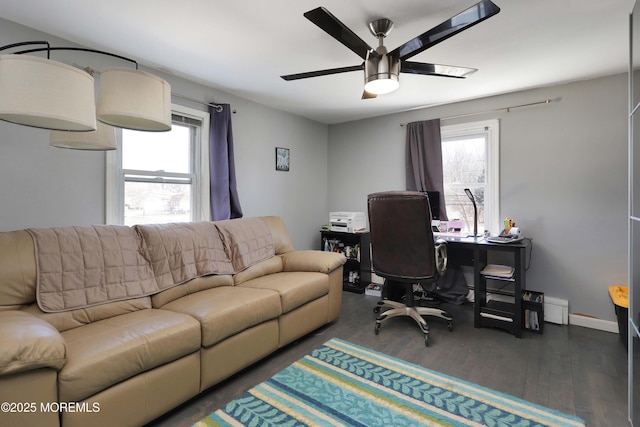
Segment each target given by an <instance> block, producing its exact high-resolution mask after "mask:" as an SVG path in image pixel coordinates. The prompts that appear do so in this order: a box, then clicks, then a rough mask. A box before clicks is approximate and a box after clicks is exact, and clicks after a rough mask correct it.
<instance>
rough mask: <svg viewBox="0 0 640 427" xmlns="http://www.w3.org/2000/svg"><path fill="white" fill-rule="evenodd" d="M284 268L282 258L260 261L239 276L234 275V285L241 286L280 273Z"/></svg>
mask: <svg viewBox="0 0 640 427" xmlns="http://www.w3.org/2000/svg"><path fill="white" fill-rule="evenodd" d="M282 268H283V267H282V258H281V257H279V256H277V255H274V256H272V257H271V258H269V259H267V260H264V261H260V262H259V263H257V264H254V265H252V266H251V267H249V268H247V269H246V270H243V271H241V272H240V273H238V274H234V275H233V283H235V284H236V285H239V284H242V283H244V282H247V281H249V280H251V279H255V278H256V277H262V276H266V275H268V274H274V273H280V272H281V271H282Z"/></svg>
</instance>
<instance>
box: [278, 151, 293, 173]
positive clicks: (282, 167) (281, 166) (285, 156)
mask: <svg viewBox="0 0 640 427" xmlns="http://www.w3.org/2000/svg"><path fill="white" fill-rule="evenodd" d="M289 162H290V158H289V149H288V148H282V147H276V170H277V171H284V172H289Z"/></svg>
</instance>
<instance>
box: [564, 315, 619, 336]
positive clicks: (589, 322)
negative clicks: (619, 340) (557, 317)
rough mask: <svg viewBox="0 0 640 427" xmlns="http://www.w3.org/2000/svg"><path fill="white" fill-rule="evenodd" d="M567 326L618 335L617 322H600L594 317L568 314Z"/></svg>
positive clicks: (600, 320)
mask: <svg viewBox="0 0 640 427" xmlns="http://www.w3.org/2000/svg"><path fill="white" fill-rule="evenodd" d="M569 324H570V325H576V326H584V327H585V328H591V329H598V330H601V331H606V332H613V333H614V334H617V333H619V332H620V331H619V329H618V322H613V321H611V320H602V319H598V318H596V317H589V316H584V315H581V314H569Z"/></svg>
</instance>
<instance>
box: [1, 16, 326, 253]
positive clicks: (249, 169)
mask: <svg viewBox="0 0 640 427" xmlns="http://www.w3.org/2000/svg"><path fill="white" fill-rule="evenodd" d="M43 39H44V40H48V41H50V43H51V45H52V46H69V45H71V44H70V43H69V42H66V41H64V40H60V39H57V38H55V37H52V36H50V35H47V34H43V33H41V32H38V31H35V30H32V29H29V28H26V27H24V26H21V25H18V24H15V23H12V22H9V21H6V20H2V19H0V45H6V44H10V43H16V42H20V41H27V40H43ZM60 55H62V54H60ZM52 59H55V60H60V61H61V62H66V63H68V64H76V65H81V66H86V65H89V66H92V67H94V68H97V69H101V67H103V66H128V65H127V64H126V63H125V64H122V63H116V64H114V63H113V61H112V60H111V59H109V58H105V57H102V56H98V57H96V55H93V54H89V53H73V54H68V55H67V56H66V57H64V59H63V58H62V57H61V56H58V54H55V53H54V54H53V55H52ZM141 68H142V69H144V67H141ZM152 72H153V73H154V74H157V75H160V76H161V77H163V78H165V79H166V80H167V81H168V82H169V83H170V84H171V86H172V92H173V93H177V94H180V95H183V96H187V97H190V98H194V99H197V100H200V101H209V102H211V101H215V102H222V103H229V104H231V106H232V108H233V109H235V110H236V112H237V113H236V114H234V115H233V118H232V121H233V128H234V129H233V132H234V146H235V155H236V169H237V180H238V192H239V194H240V202H241V205H242V209H243V212H244V215H245V216H256V215H279V216H281V217H282V218H283V219H284V221H285V223H286V224H287V227H288V229H289V232H290V234H291V236H292V238H293V243H294V245H295V246H296V247H297V248H299V249H309V248H316V247H318V245H319V237H318V236H319V234H318V226H319V225H320V224H323V223H326V221H327V219H326V217H327V213H326V212H327V209H326V206H327V178H326V177H327V126H326V125H322V124H318V123H316V122H313V121H310V120H307V119H303V118H301V117H298V116H294V115H291V114H288V113H284V112H282V111H279V110H275V109H273V108H270V107H268V106H264V105H260V104H256V103H253V102H250V101H247V100H244V99H241V98H238V97H235V96H232V95H229V94H227V93H225V92H222V91H219V90H214V89H211V88H207V87H205V86H202V85H199V84H196V83H193V82H190V81H187V80H185V79H182V78H179V77H176V76H172V75H166V74H162V73H160V72H157V71H153V70H152ZM173 101H174V103H176V104H183V105H186V106H188V107H191V108H197V109H202V110H204V108H205V107H203V106H201V105H199V104H196V103H192V102H189V101H183V100H180V99H178V98H174V100H173ZM48 144H49V132H48V131H45V130H41V129H34V128H28V127H24V126H19V125H15V124H11V123H6V122H1V121H0V200H1V202H0V231H7V230H16V229H21V228H27V227H51V226H67V225H87V224H102V223H104V221H105V155H104V153H101V152H84V151H76V150H64V149H59V148H52V147H49V145H48ZM275 147H286V148H289V149H290V150H291V170H290V172H277V171H276V170H275Z"/></svg>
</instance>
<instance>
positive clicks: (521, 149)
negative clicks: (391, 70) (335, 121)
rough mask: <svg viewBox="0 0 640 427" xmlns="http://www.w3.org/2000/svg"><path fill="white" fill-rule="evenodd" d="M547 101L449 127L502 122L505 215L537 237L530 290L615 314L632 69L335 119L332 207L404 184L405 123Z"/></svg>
mask: <svg viewBox="0 0 640 427" xmlns="http://www.w3.org/2000/svg"><path fill="white" fill-rule="evenodd" d="M436 83H437V80H434V84H436ZM547 98H548V99H553V100H554V102H552V103H551V104H548V105H542V106H535V107H527V108H520V109H513V110H511V111H510V112H496V113H488V114H483V115H477V116H473V117H466V118H460V119H455V120H446V121H444V122H443V124H445V125H446V124H454V123H462V122H470V121H476V120H482V119H488V118H498V119H499V120H500V217H501V218H504V217H506V216H509V217H512V218H514V219H515V221H516V222H517V224H518V225H519V226H521V227H522V229H523V230H524V233H525V235H526V236H527V237H530V238H532V239H533V254H532V258H531V267H530V269H529V271H528V272H527V287H528V288H529V289H534V290H539V291H542V292H545V294H546V295H548V296H552V297H558V298H563V299H568V300H569V311H570V313H582V314H586V315H589V316H595V317H598V318H601V319H605V320H611V321H615V319H616V317H615V313H614V309H613V304H612V302H611V300H610V299H609V296H608V292H607V286H608V285H612V284H623V285H626V274H627V238H626V233H627V225H626V224H627V222H626V214H627V118H626V117H627V114H628V111H627V77H626V75H618V76H612V77H606V78H601V79H595V80H590V81H585V82H576V83H571V84H566V85H561V86H553V87H547V88H541V89H537V90H530V91H524V92H518V93H511V94H507V95H502V96H497V97H491V98H486V99H481V100H475V101H469V102H464V103H459V104H452V105H447V106H440V107H433V108H428V109H423V110H418V111H411V112H406V113H401V114H394V115H389V116H384V117H379V118H374V119H369V120H361V121H357V122H351V123H344V124H339V125H333V126H330V129H329V175H328V176H329V189H330V190H329V210H330V211H331V210H346V211H365V212H366V197H367V194H368V193H371V192H375V191H383V190H393V189H404V188H405V176H404V156H405V148H404V141H405V128H404V127H401V126H400V124H401V123H407V122H411V121H416V120H426V119H431V118H437V117H451V116H456V115H461V114H466V113H474V112H479V111H489V110H495V109H500V108H502V107H508V106H513V105H521V104H526V103H532V102H537V101H541V100H544V99H547ZM376 101H377V100H374V102H376ZM492 231H494V232H495V231H496V230H492Z"/></svg>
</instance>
